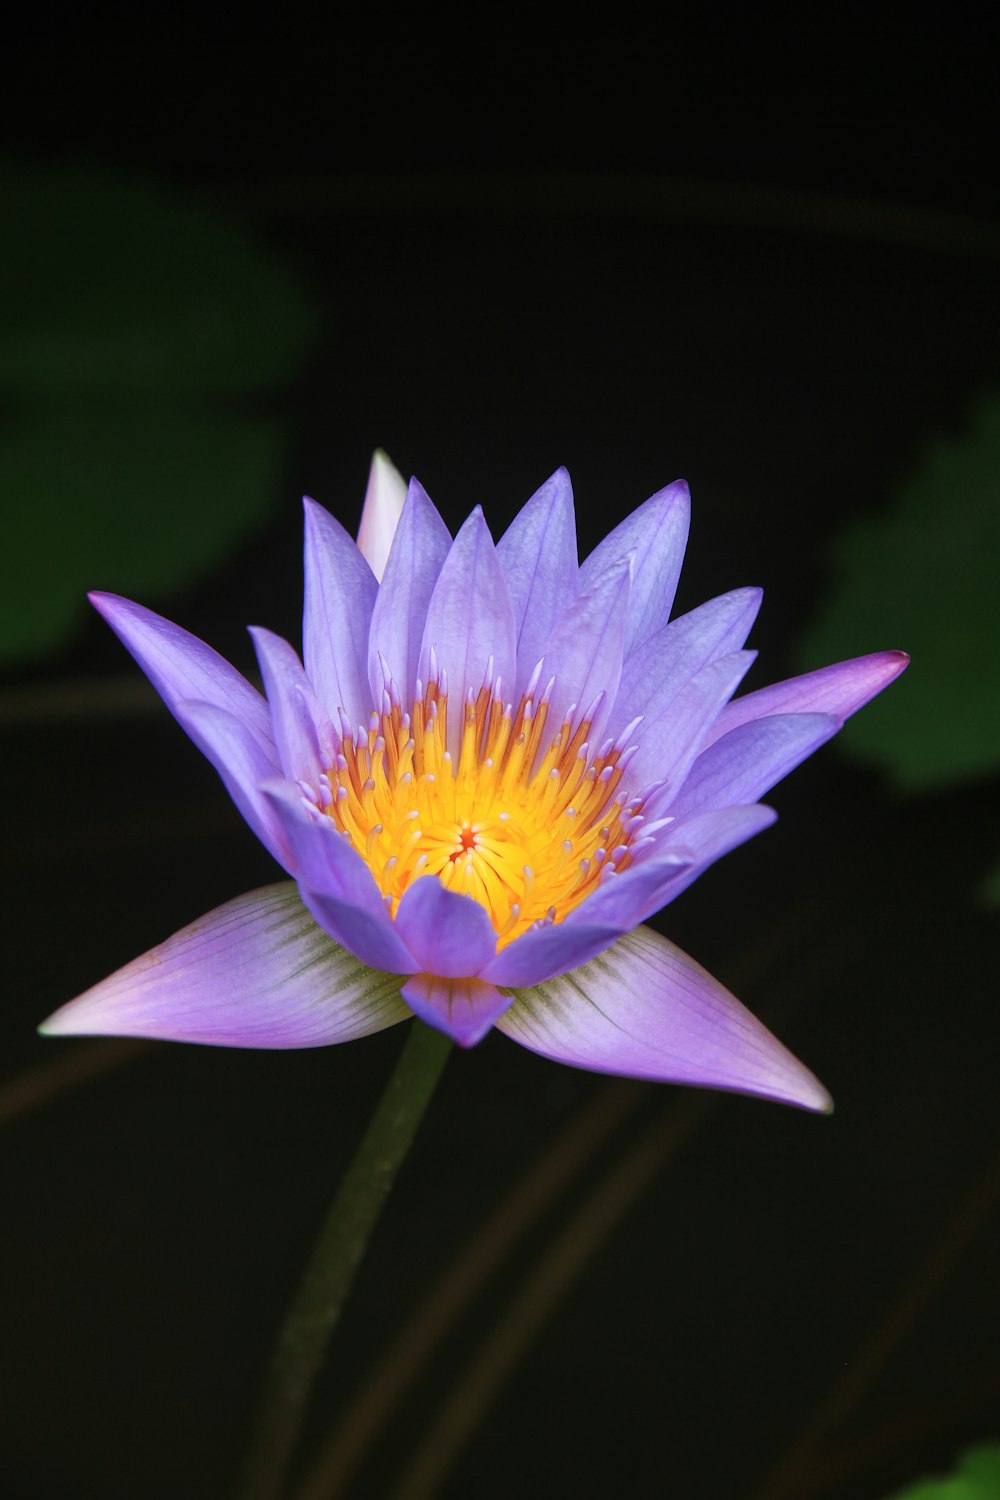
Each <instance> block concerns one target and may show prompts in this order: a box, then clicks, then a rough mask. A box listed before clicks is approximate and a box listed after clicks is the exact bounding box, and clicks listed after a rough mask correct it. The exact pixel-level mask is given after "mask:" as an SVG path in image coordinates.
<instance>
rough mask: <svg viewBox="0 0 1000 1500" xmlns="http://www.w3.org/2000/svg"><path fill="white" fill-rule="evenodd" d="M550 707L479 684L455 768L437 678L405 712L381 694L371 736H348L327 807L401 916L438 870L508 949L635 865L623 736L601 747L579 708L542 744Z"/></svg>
mask: <svg viewBox="0 0 1000 1500" xmlns="http://www.w3.org/2000/svg"><path fill="white" fill-rule="evenodd" d="M529 692H530V685H529ZM394 699H395V694H393V700H394ZM547 715H548V697H547V694H542V695H541V697H540V698H539V699H537V700H535V699H533V698H532V697H531V696H525V697H523V698H522V699H521V701H520V703H519V704H518V706H517V708H516V710H515V709H514V708H513V706H512V705H511V704H509V703H508V704H504V703H503V701H502V700H501V699H500V698H499V697H497V696H495V694H494V691H493V690H492V689H491V688H490V687H487V686H484V687H483V688H481V689H480V692H479V694H478V696H477V697H476V698H475V699H474V700H473V699H472V698H471V697H470V699H469V700H467V701H466V703H465V704H464V719H463V724H462V737H461V746H460V750H459V755H458V765H457V767H456V766H455V765H454V764H453V757H452V755H451V753H450V752H449V750H448V748H447V745H448V698H447V694H446V693H444V692H442V691H440V689H439V687H438V685H437V684H436V683H433V682H432V683H430V684H429V685H428V687H427V689H426V691H425V692H424V693H423V695H422V696H421V697H419V698H417V699H416V701H415V702H414V704H413V707H412V710H411V711H410V712H409V713H405V712H404V711H403V709H402V705H401V704H400V703H398V702H396V701H390V699H389V697H388V696H386V698H385V701H384V703H383V711H382V712H381V713H373V714H372V716H371V722H370V725H369V728H368V731H367V734H366V733H365V732H364V731H363V730H359V731H358V732H357V733H356V734H355V735H354V736H352V737H350V738H345V739H344V740H342V741H341V744H340V747H339V750H338V753H337V756H336V758H335V762H334V764H333V765H332V766H331V767H330V769H329V771H328V772H327V775H326V778H325V782H326V783H327V785H326V786H324V796H323V801H324V803H325V804H326V808H325V810H326V812H327V813H328V815H329V816H330V817H331V818H332V819H333V821H334V823H335V824H336V826H337V827H338V828H339V829H340V830H341V831H342V832H343V833H344V834H346V835H347V837H348V838H349V839H350V841H351V843H352V844H353V845H354V848H355V849H356V850H357V851H358V853H359V854H360V855H361V856H362V857H363V858H364V860H365V861H366V863H367V864H368V866H369V868H370V870H371V872H372V874H373V875H374V877H375V880H376V883H377V884H378V886H379V889H380V890H381V891H382V893H383V895H384V896H385V897H386V898H387V904H388V906H389V909H390V912H391V913H392V914H393V915H395V912H396V908H397V906H398V904H399V901H400V898H401V897H402V896H403V893H404V892H405V891H406V889H407V887H408V886H409V885H410V884H411V882H412V881H414V880H416V879H418V878H419V877H420V876H422V875H437V876H438V878H439V879H440V881H441V882H442V884H443V885H445V886H446V887H447V888H448V889H449V890H452V891H457V892H459V893H460V894H463V895H467V896H472V897H473V899H474V900H476V901H478V902H479V903H480V905H482V906H484V907H485V908H486V910H487V912H488V913H489V916H490V920H491V921H492V923H493V926H494V928H495V929H496V933H497V939H498V946H499V947H504V946H505V945H506V944H507V943H510V942H512V941H513V940H514V938H516V937H518V936H520V934H521V933H522V932H525V931H526V930H527V929H528V928H529V927H531V926H532V925H533V924H534V923H535V922H537V921H539V920H541V921H550V922H559V921H561V920H562V919H563V918H564V917H565V916H566V914H567V913H568V912H570V911H572V910H573V908H574V907H575V906H577V905H579V903H580V902H581V901H582V900H583V899H584V897H585V896H588V895H589V894H590V893H591V891H593V890H594V889H595V888H596V886H597V884H598V882H599V881H600V880H601V878H602V876H604V875H605V874H606V873H607V872H608V871H609V870H621V869H622V868H623V867H624V866H625V865H627V864H628V862H629V844H630V838H631V828H632V826H635V825H636V824H638V823H641V821H642V820H641V818H638V819H637V818H636V813H637V812H638V810H639V803H638V802H637V801H633V802H630V803H628V804H627V805H626V803H625V799H624V796H623V795H622V794H621V793H619V790H618V789H619V784H620V782H621V779H622V774H623V771H624V769H625V766H624V764H623V763H622V755H623V749H624V746H621V745H619V743H617V742H615V743H612V744H610V745H606V746H605V747H603V753H602V754H600V755H594V754H593V753H592V752H591V750H590V747H589V745H588V743H587V736H588V734H589V733H590V730H591V722H590V720H589V719H587V718H584V719H582V720H580V721H579V722H577V723H576V724H575V725H574V724H573V723H571V722H570V721H569V720H567V721H566V722H564V723H563V724H562V726H561V727H560V729H559V731H558V733H557V734H556V735H555V737H554V738H553V739H552V740H551V741H550V742H549V743H548V745H547V747H545V748H543V747H544V746H545V739H544V736H545V721H546V718H547ZM328 798H329V800H328Z"/></svg>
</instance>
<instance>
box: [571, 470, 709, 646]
mask: <svg viewBox="0 0 1000 1500" xmlns="http://www.w3.org/2000/svg"><path fill="white" fill-rule="evenodd" d="M690 521H691V496H690V492H689V490H688V487H687V485H686V484H685V482H684V480H683V479H678V480H676V481H675V482H674V483H673V484H668V485H667V486H666V488H665V489H662V490H658V491H657V493H656V494H655V495H652V496H651V497H650V498H649V499H648V500H647V501H646V502H645V504H644V505H640V506H639V509H638V510H634V511H633V512H632V514H631V515H630V516H626V517H625V519H624V521H622V522H621V523H620V524H619V525H618V526H616V527H615V529H614V531H612V532H610V533H609V534H608V535H607V536H606V537H605V538H604V540H603V542H600V543H598V545H597V546H596V547H595V548H594V550H593V552H592V553H591V554H590V556H589V557H588V558H587V559H586V561H585V562H584V563H583V565H582V566H581V568H580V588H581V589H589V588H592V587H593V586H594V583H595V581H596V580H597V578H598V577H599V576H600V574H601V573H602V572H603V571H604V570H605V569H606V568H607V567H608V565H609V564H610V563H613V562H615V561H617V560H618V559H619V558H622V557H627V556H628V555H629V554H630V553H634V554H635V570H634V575H633V579H632V594H631V599H630V604H629V618H628V625H627V627H626V631H625V655H626V656H628V655H629V654H630V653H631V652H632V651H634V650H635V648H636V647H637V646H641V645H642V643H643V641H644V640H645V639H646V637H647V636H650V635H652V634H653V633H654V631H657V630H659V629H660V627H661V626H663V625H665V624H666V623H667V620H668V619H669V618H670V609H671V606H672V605H673V602H674V595H675V594H676V592H677V582H678V579H679V578H680V575H681V564H682V563H683V561H684V549H685V548H686V546H687V538H688V527H689V525H690Z"/></svg>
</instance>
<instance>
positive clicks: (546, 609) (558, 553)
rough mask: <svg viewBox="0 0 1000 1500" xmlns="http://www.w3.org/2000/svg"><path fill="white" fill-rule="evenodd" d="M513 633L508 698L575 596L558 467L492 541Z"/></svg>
mask: <svg viewBox="0 0 1000 1500" xmlns="http://www.w3.org/2000/svg"><path fill="white" fill-rule="evenodd" d="M497 556H498V558H499V559H500V566H501V567H502V568H503V571H504V576H505V577H506V579H507V590H508V593H509V594H510V600H511V604H512V606H513V609H514V626H515V629H516V631H517V680H516V682H514V683H512V684H511V687H512V688H513V691H512V692H508V694H507V697H508V698H509V699H512V700H513V701H514V702H516V701H517V700H518V698H520V696H521V694H522V693H523V691H524V688H525V685H526V683H527V681H528V678H529V676H530V674H531V671H532V669H533V667H534V666H535V663H536V662H537V661H538V660H539V658H540V657H541V655H542V652H543V651H544V649H545V642H546V640H547V639H548V635H549V632H550V630H551V629H552V626H553V625H554V623H555V621H556V620H557V619H558V617H559V615H560V614H561V613H562V611H563V610H564V609H565V608H566V606H567V604H568V603H569V602H570V600H571V599H572V598H573V597H574V596H575V594H576V586H577V562H576V518H575V516H574V513H573V489H572V486H571V484H570V479H569V475H568V474H567V472H566V470H565V469H557V470H556V472H555V473H554V474H553V475H552V477H551V478H550V479H547V480H546V481H545V483H544V484H543V485H542V487H541V489H539V490H537V491H536V492H535V494H534V495H532V497H531V499H530V500H529V501H528V503H527V505H525V507H524V508H523V510H521V511H520V513H519V514H518V515H517V516H515V518H514V520H513V521H512V522H511V524H510V526H509V527H508V528H507V530H506V531H505V532H504V534H503V536H502V537H501V538H500V541H499V542H498V543H497Z"/></svg>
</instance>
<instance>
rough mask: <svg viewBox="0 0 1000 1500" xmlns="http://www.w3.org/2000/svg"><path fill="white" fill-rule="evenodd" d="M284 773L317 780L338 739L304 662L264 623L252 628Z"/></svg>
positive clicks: (310, 780)
mask: <svg viewBox="0 0 1000 1500" xmlns="http://www.w3.org/2000/svg"><path fill="white" fill-rule="evenodd" d="M250 635H251V637H252V638H253V643H254V649H255V650H256V652H257V660H258V662H259V663H260V671H261V676H262V677H263V679H264V691H265V692H266V694H267V702H268V707H269V708H270V710H271V722H272V724H273V726H274V738H275V743H276V745H277V749H278V757H279V760H280V762H281V769H282V770H283V771H284V773H285V775H286V776H288V777H289V778H290V779H291V780H293V781H297V780H302V781H308V782H313V781H315V779H316V777H317V776H318V775H319V773H320V772H321V771H325V770H327V769H328V768H329V766H330V764H331V761H332V759H333V753H334V744H335V742H336V740H337V738H338V737H337V736H336V735H335V734H334V729H333V725H332V724H331V723H330V720H329V717H328V715H327V714H326V711H325V710H324V709H323V708H322V707H321V706H320V703H319V701H318V699H317V697H316V694H315V693H314V692H313V690H312V685H311V683H310V681H309V679H308V677H307V676H306V674H305V672H304V671H303V670H302V663H301V662H300V661H299V658H298V656H297V655H296V653H295V651H294V650H293V649H292V647H291V646H290V645H289V644H288V642H287V641H285V640H282V638H281V636H280V635H274V634H272V632H271V631H270V630H265V629H264V628H263V627H262V626H260V625H251V626H250Z"/></svg>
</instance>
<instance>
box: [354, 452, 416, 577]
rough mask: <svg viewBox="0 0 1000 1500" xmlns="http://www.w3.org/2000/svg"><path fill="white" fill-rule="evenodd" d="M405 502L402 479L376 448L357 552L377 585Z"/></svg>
mask: <svg viewBox="0 0 1000 1500" xmlns="http://www.w3.org/2000/svg"><path fill="white" fill-rule="evenodd" d="M405 499H406V480H405V479H404V478H403V476H402V474H401V473H400V472H399V470H398V469H397V468H396V466H395V465H394V464H393V463H392V462H391V460H390V459H389V457H388V455H387V454H385V453H383V452H382V449H381V448H376V449H375V452H374V453H373V454H372V466H371V468H370V469H369V471H368V488H367V489H366V491H365V503H364V506H363V507H362V511H361V524H360V525H359V527H358V551H359V552H360V553H361V556H362V557H363V558H364V559H365V561H366V562H367V563H368V566H369V567H370V568H371V570H372V572H373V573H374V574H375V577H376V578H377V579H378V580H379V581H380V582H381V579H382V574H383V573H384V572H385V565H386V562H387V561H388V559H389V548H390V547H391V546H392V539H393V537H394V536H395V535H396V527H397V526H398V525H399V518H400V516H401V515H402V513H403V501H404V500H405Z"/></svg>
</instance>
